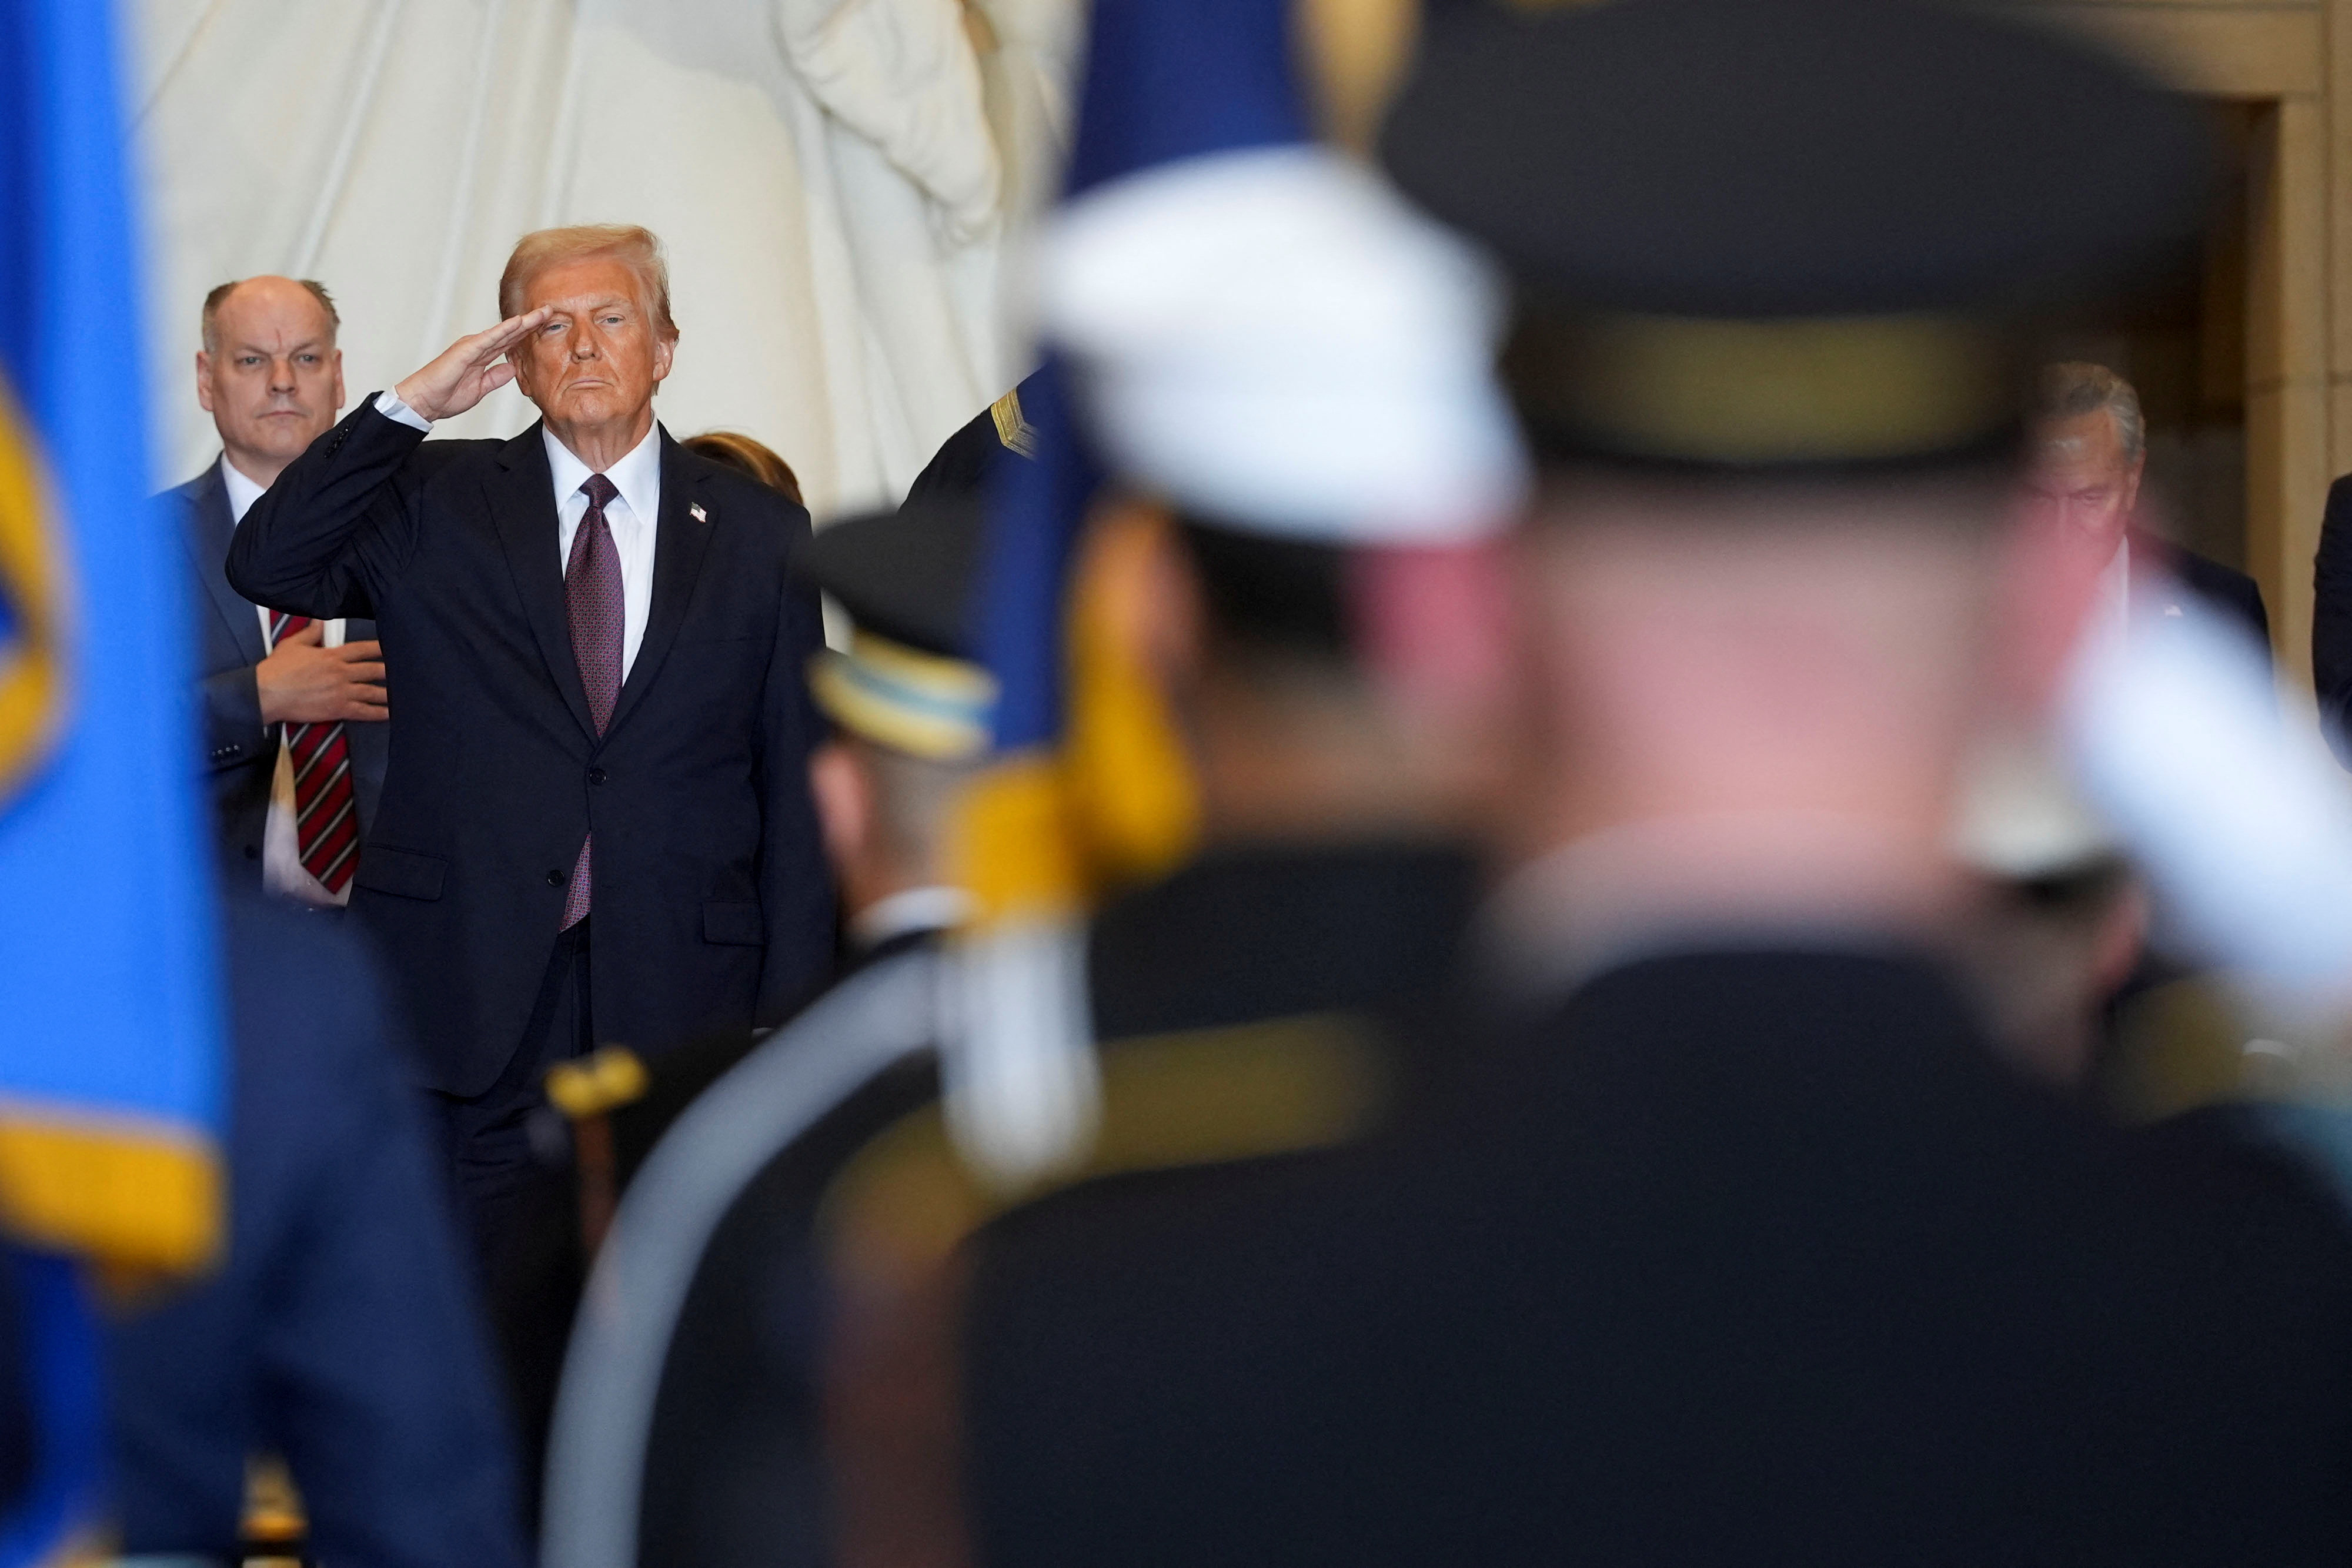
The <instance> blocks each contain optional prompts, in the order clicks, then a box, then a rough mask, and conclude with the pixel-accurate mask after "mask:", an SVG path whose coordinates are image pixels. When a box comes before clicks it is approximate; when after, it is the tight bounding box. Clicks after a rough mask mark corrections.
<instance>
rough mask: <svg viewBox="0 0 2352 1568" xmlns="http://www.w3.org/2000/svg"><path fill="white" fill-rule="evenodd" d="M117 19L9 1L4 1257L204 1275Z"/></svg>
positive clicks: (184, 722)
mask: <svg viewBox="0 0 2352 1568" xmlns="http://www.w3.org/2000/svg"><path fill="white" fill-rule="evenodd" d="M112 14H113V7H112V6H111V5H107V4H103V3H99V0H0V1233H5V1236H6V1237H7V1238H8V1239H11V1240H13V1241H15V1242H17V1243H20V1244H22V1245H25V1246H28V1247H32V1248H36V1249H48V1250H52V1251H58V1252H68V1253H79V1254H83V1255H86V1256H90V1257H94V1258H97V1259H100V1260H104V1261H107V1262H110V1263H114V1264H120V1265H123V1266H127V1267H132V1268H142V1269H151V1270H178V1269H186V1268H190V1267H193V1266H195V1265H197V1264H199V1263H201V1262H202V1261H203V1260H205V1258H207V1257H208V1256H209V1255H210V1254H211V1252H212V1250H213V1247H214V1244H215V1237H216V1234H217V1231H218V1228H219V1215H218V1203H217V1192H218V1186H219V1184H218V1179H217V1173H216V1166H215V1134H216V1124H217V1121H218V1118H219V1114H220V1105H221V1082H220V1077H221V1070H220V1048H219V1035H220V1020H219V1019H218V1016H217V1009H218V998H217V989H218V988H217V982H216V978H215V952H214V946H215V939H214V936H213V906H212V902H211V888H210V884H209V882H208V877H207V872H208V863H209V862H208V861H207V859H206V855H205V840H204V837H203V835H202V832H201V825H200V816H199V812H200V810H201V804H200V801H199V800H198V797H197V769H196V766H195V756H196V752H195V740H194V733H193V720H194V716H193V714H192V713H191V711H190V710H191V706H192V704H193V697H192V696H191V695H190V694H191V685H190V675H191V670H190V666H189V664H188V656H187V628H186V625H185V623H184V622H185V617H186V613H187V603H186V598H187V590H186V588H185V586H184V580H183V576H182V574H183V572H184V570H185V568H184V562H183V559H182V558H181V556H180V555H179V553H178V552H179V549H180V546H179V543H178V540H177V539H176V538H174V537H173V533H172V531H171V528H170V521H169V519H168V518H167V517H164V516H163V515H161V513H160V511H159V508H157V507H153V506H152V505H151V504H150V503H149V502H148V500H147V498H146V485H147V461H146V443H145V434H146V414H145V410H144V407H143V401H144V400H143V399H142V395H141V382H142V364H143V363H144V353H143V345H142V330H141V324H140V311H139V299H138V292H137V287H136V280H137V277H138V272H137V268H136V267H135V265H134V258H133V252H132V245H131V214H130V202H129V193H128V191H127V189H126V183H125V157H124V140H125V129H124V123H125V122H124V120H123V118H122V115H121V107H120V103H119V99H118V97H117V88H116V82H115V59H116V49H115V38H114V36H113V25H112Z"/></svg>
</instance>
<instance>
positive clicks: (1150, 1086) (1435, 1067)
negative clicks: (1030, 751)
mask: <svg viewBox="0 0 2352 1568" xmlns="http://www.w3.org/2000/svg"><path fill="white" fill-rule="evenodd" d="M1471 890H1472V874H1471V869H1470V866H1469V863H1468V862H1467V861H1466V859H1465V858H1464V857H1462V856H1460V855H1458V854H1455V853H1454V852H1450V851H1443V850H1434V849H1428V848H1423V847H1410V848H1408V847H1402V846H1399V845H1393V844H1376V845H1349V846H1339V847H1330V848H1316V849H1300V848H1287V849H1260V850H1248V851H1228V852H1215V853H1213V854H1211V855H1209V856H1207V857H1205V858H1204V859H1202V861H1200V862H1196V863H1194V864H1193V865H1192V866H1190V867H1188V868H1186V869H1185V870H1182V871H1181V872H1179V873H1176V874H1175V875H1173V876H1171V878H1169V879H1168V880H1167V881H1165V882H1164V883H1160V884H1159V885H1157V886H1154V887H1151V888H1149V889H1147V890H1145V891H1143V892H1141V893H1139V894H1135V895H1132V896H1130V897H1129V898H1127V899H1125V900H1123V901H1121V902H1119V903H1118V904H1115V905H1113V906H1112V907H1111V908H1110V909H1108V911H1106V912H1105V913H1104V914H1103V915H1101V916H1100V917H1099V918H1098V919H1097V921H1096V923H1095V925H1094V926H1093V928H1092V930H1091V932H1090V938H1089V945H1088V959H1087V967H1088V982H1089V988H1090V992H1091V998H1092V1005H1093V1009H1094V1015H1095V1020H1096V1028H1097V1036H1098V1037H1099V1039H1100V1040H1101V1041H1102V1062H1103V1076H1104V1112H1103V1121H1102V1126H1101V1131H1100V1134H1099V1135H1098V1137H1097V1140H1096V1143H1095V1145H1094V1150H1093V1154H1092V1155H1091V1157H1090V1163H1089V1165H1088V1166H1087V1168H1086V1169H1085V1170H1081V1171H1077V1172H1073V1173H1068V1175H1067V1176H1066V1177H1065V1178H1063V1179H1064V1180H1065V1181H1066V1180H1074V1179H1082V1178H1086V1177H1089V1176H1110V1175H1111V1174H1112V1173H1120V1172H1124V1173H1128V1174H1129V1176H1140V1175H1143V1174H1146V1173H1155V1172H1156V1173H1162V1174H1167V1175H1170V1176H1182V1177H1190V1178H1192V1179H1196V1180H1200V1181H1203V1182H1207V1183H1210V1184H1212V1185H1213V1186H1215V1185H1216V1184H1220V1183H1222V1181H1223V1180H1225V1179H1231V1180H1234V1181H1235V1182H1239V1183H1242V1184H1244V1185H1245V1184H1246V1182H1247V1181H1248V1179H1249V1175H1248V1173H1250V1172H1252V1171H1254V1170H1256V1169H1259V1168H1262V1167H1266V1166H1275V1165H1279V1164H1280V1163H1281V1162H1282V1161H1283V1160H1285V1159H1286V1158H1288V1157H1290V1156H1292V1155H1294V1154H1295V1153H1296V1152H1297V1151H1298V1150H1301V1149H1307V1148H1316V1147H1328V1146H1331V1145H1340V1144H1346V1143H1349V1142H1351V1141H1353V1140H1354V1139H1356V1138H1358V1137H1360V1136H1361V1135H1363V1134H1365V1133H1366V1132H1367V1131H1368V1130H1370V1129H1371V1128H1373V1127H1375V1126H1377V1125H1379V1124H1382V1123H1383V1122H1385V1121H1386V1119H1387V1118H1389V1117H1390V1116H1391V1115H1392V1114H1394V1113H1397V1112H1398V1111H1399V1110H1400V1108H1401V1107H1402V1106H1405V1105H1407V1104H1411V1103H1416V1102H1425V1101H1426V1099H1427V1098H1428V1096H1429V1095H1430V1094H1432V1093H1434V1092H1437V1091H1436V1090H1435V1088H1434V1085H1435V1084H1436V1083H1437V1082H1441V1081H1442V1080H1443V1079H1444V1069H1443V1067H1442V1065H1441V1064H1437V1063H1433V1062H1429V1061H1423V1060H1421V1059H1417V1058H1414V1057H1412V1055H1411V1054H1410V1053H1409V1052H1408V1051H1406V1050H1405V1048H1404V1042H1405V1041H1406V1040H1408V1039H1410V1038H1412V1034H1413V1031H1412V1030H1410V1029H1409V1028H1408V1027H1406V1025H1405V1024H1404V1023H1403V1021H1402V1020H1403V1019H1406V1018H1408V1017H1410V1016H1412V1014H1413V1013H1415V1012H1416V1011H1417V1010H1418V1009H1422V1008H1423V1007H1426V1006H1428V1005H1430V1004H1431V1002H1432V1000H1433V998H1434V997H1435V996H1436V995H1437V994H1438V993H1439V992H1440V991H1441V989H1442V988H1443V986H1444V982H1445V979H1446V977H1448V976H1450V974H1451V973H1452V967H1453V960H1454V954H1455V951H1456V948H1457V942H1458V937H1459V936H1460V933H1461V931H1462V930H1463V928H1464V926H1465V917H1466V914H1467V911H1468V909H1469V907H1470V904H1471ZM938 1092H939V1090H938V1072H937V1069H936V1065H935V1063H934V1062H933V1061H931V1060H930V1059H929V1058H927V1057H926V1058H917V1059H909V1060H907V1061H901V1062H900V1063H898V1065H896V1066H894V1067H892V1068H891V1069H889V1070H888V1071H886V1072H884V1073H882V1074H881V1075H879V1076H878V1077H877V1078H875V1079H874V1080H872V1081H871V1082H868V1083H866V1085H865V1086H864V1087H863V1088H862V1089H860V1090H859V1091H858V1092H856V1094H854V1095H852V1096H850V1097H849V1098H847V1099H846V1100H845V1101H844V1102H843V1103H841V1104H840V1106H839V1107H838V1108H837V1109H836V1110H835V1112H834V1113H832V1114H831V1115H829V1116H827V1117H826V1118H825V1119H824V1121H823V1122H822V1123H820V1124H818V1125H817V1126H815V1127H814V1128H813V1129H812V1131H811V1132H810V1133H809V1134H807V1135H806V1136H804V1137H803V1138H801V1139H800V1140H798V1141H796V1142H795V1143H794V1144H793V1145H792V1146H791V1147H789V1148H788V1149H786V1150H785V1151H784V1152H783V1153H782V1154H781V1155H777V1156H776V1157H775V1158H774V1159H772V1161H771V1162H770V1163H769V1164H768V1166H766V1167H765V1168H764V1169H763V1170H762V1171H761V1174H760V1176H758V1177H757V1178H756V1179H755V1180H754V1181H753V1182H752V1183H751V1185H750V1186H748V1187H747V1188H746V1189H745V1190H744V1192H743V1193H742V1194H741V1196H740V1197H739V1198H738V1199H737V1201H736V1202H735V1204H734V1206H733V1207H732V1208H731V1209H730V1212H729V1214H728V1215H727V1217H726V1218H725V1220H724V1221H723V1222H722V1223H721V1225H720V1227H719V1230H718V1231H717V1233H716V1234H715V1235H714V1237H713V1239H712V1240H711V1243H710V1245H709V1248H708V1249H707V1251H706V1253H705V1254H704V1257H703V1261H702V1263H701V1266H700V1269H699V1270H698V1274H697V1276H696V1279H695V1281H694V1283H693V1287H692V1290H691V1291H690V1293H689V1295H688V1299H687V1301H686V1303H685V1307H684V1310H683V1312H682V1313H681V1315H680V1318H679V1320H678V1322H677V1329H676V1332H675V1334H674V1337H673V1340H672V1343H671V1347H670V1350H669V1354H668V1358H667V1365H666V1367H665V1370H664V1373H663V1380H662V1389H661V1394H660V1396H659V1399H658V1403H657V1406H656V1411H655V1415H654V1419H653V1425H652V1437H651V1441H650V1443H649V1445H648V1452H647V1464H646V1476H645V1490H644V1495H643V1498H642V1503H641V1511H640V1515H639V1519H640V1530H639V1557H638V1561H639V1562H640V1563H643V1564H645V1568H686V1565H688V1564H691V1565H692V1568H725V1565H729V1564H749V1563H762V1564H772V1563H819V1562H829V1561H834V1560H835V1559H836V1558H841V1557H845V1556H859V1555H863V1554H865V1553H866V1552H870V1551H872V1550H874V1549H875V1548H876V1546H877V1540H876V1537H877V1532H878V1534H879V1535H880V1536H882V1537H886V1538H888V1539H889V1540H891V1541H897V1540H898V1539H899V1538H901V1537H904V1538H906V1539H908V1540H909V1541H913V1540H921V1539H931V1538H935V1537H937V1536H938V1535H939V1534H940V1532H941V1531H945V1530H947V1529H949V1528H950V1524H949V1521H948V1520H947V1518H946V1517H945V1516H944V1515H943V1514H941V1513H940V1512H938V1511H927V1509H926V1507H925V1505H924V1503H923V1502H922V1498H923V1496H924V1495H925V1493H924V1490H923V1489H921V1488H919V1487H916V1488H909V1487H906V1486H903V1485H902V1484H901V1482H902V1479H903V1471H904V1464H903V1462H902V1461H903V1460H905V1459H907V1458H913V1457H914V1455H915V1453H916V1452H918V1451H919V1450H917V1449H909V1448H902V1447H899V1446H898V1442H897V1437H898V1433H897V1423H898V1421H899V1420H900V1419H901V1417H902V1416H905V1415H906V1414H908V1412H913V1411H928V1412H930V1413H931V1414H933V1415H936V1416H950V1401H948V1400H947V1399H945V1398H944V1397H941V1396H940V1383H941V1380H940V1377H939V1376H938V1374H939V1373H940V1371H941V1368H940V1365H939V1364H938V1363H937V1362H936V1360H935V1359H933V1358H931V1357H930V1356H929V1346H928V1343H927V1342H926V1341H925V1339H924V1338H923V1336H922V1335H921V1334H919V1333H918V1334H914V1335H902V1334H900V1333H898V1328H899V1326H900V1324H901V1322H902V1316H901V1312H900V1309H902V1308H905V1307H906V1306H908V1304H909V1303H910V1302H912V1303H915V1304H916V1306H917V1312H916V1316H917V1318H919V1320H921V1321H922V1322H929V1321H931V1320H932V1317H933V1316H934V1314H933V1313H932V1312H930V1311H929V1307H930V1306H931V1305H932V1304H933V1303H934V1302H936V1301H945V1300H947V1299H948V1298H947V1294H946V1293H944V1292H943V1291H942V1286H943V1284H945V1283H947V1282H949V1281H952V1280H953V1279H955V1278H956V1277H957V1275H956V1272H955V1270H956V1265H955V1262H954V1259H955V1258H956V1256H957V1252H956V1248H957V1244H958V1243H959V1242H960V1241H961V1240H962V1239H964V1238H965V1237H967V1236H968V1235H969V1234H970V1233H971V1230H972V1228H974V1227H976V1226H978V1225H980V1224H982V1223H983V1222H985V1221H986V1220H987V1219H988V1218H990V1217H991V1216H992V1215H996V1214H1000V1213H1003V1212H1004V1211H1005V1210H1006V1208H1007V1207H1008V1206H1010V1207H1013V1208H1014V1209H1015V1210H1017V1209H1018V1208H1019V1207H1021V1206H1022V1205H1023V1204H1024V1203H1025V1202H1028V1201H1034V1199H1035V1198H1036V1197H1038V1194H1037V1193H1035V1192H1034V1191H1033V1192H1030V1193H1024V1194H1021V1195H1013V1196H1008V1195H1005V1194H1003V1193H998V1192H993V1191H991V1190H988V1189H986V1188H985V1187H983V1186H981V1185H980V1184H978V1183H977V1182H976V1181H975V1180H974V1178H973V1177H971V1176H970V1175H969V1174H967V1172H966V1171H965V1169H964V1167H963V1166H961V1164H960V1163H959V1162H958V1160H957V1158H956V1156H955V1155H954V1154H953V1152H952V1148H951V1145H950V1141H949V1139H948V1136H947V1134H946V1131H945V1128H944V1126H943V1124H942V1122H941V1118H940V1103H939V1099H938ZM1204 1190H1209V1189H1204ZM1210 1201H1213V1202H1223V1201H1225V1200H1224V1199H1223V1198H1222V1197H1215V1198H1212V1199H1211V1200H1210ZM869 1326H871V1327H875V1328H877V1329H880V1330H881V1331H883V1332H882V1333H880V1334H878V1335H876V1334H868V1333H866V1329H867V1328H868V1327H869ZM950 1380H951V1379H950ZM910 1389H911V1390H912V1391H913V1393H914V1396H913V1398H912V1399H911V1401H910V1400H909V1399H908V1397H907V1395H908V1392H909V1391H910ZM950 1418H951V1417H950ZM935 1435H936V1434H935ZM877 1443H878V1444H881V1445H883V1446H885V1447H886V1448H890V1449H892V1450H893V1451H890V1452H877V1448H876V1445H877ZM882 1549H883V1550H886V1551H887V1550H895V1549H896V1548H895V1547H890V1546H887V1545H886V1546H884V1547H883V1548H882Z"/></svg>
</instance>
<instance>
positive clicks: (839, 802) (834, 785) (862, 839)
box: [808, 739, 874, 885]
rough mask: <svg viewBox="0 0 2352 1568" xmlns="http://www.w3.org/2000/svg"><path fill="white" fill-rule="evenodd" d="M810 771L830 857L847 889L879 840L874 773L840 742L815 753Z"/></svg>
mask: <svg viewBox="0 0 2352 1568" xmlns="http://www.w3.org/2000/svg"><path fill="white" fill-rule="evenodd" d="M808 767H809V794H810V796H811V797H812V798H813V800H814V802H815V805H816V818H817V826H818V829H819V831H821V832H822V834H823V836H824V852H825V858H826V859H827V860H829V861H831V862H833V869H834V875H835V878H836V879H837V880H838V881H840V882H841V883H843V884H844V885H847V884H848V883H850V882H851V881H852V880H853V878H854V877H855V876H856V873H857V872H858V871H859V870H860V869H861V868H862V867H863V866H864V864H865V862H866V855H867V852H868V851H869V850H870V848H871V846H872V844H873V841H874V775H873V773H872V772H871V770H869V769H868V768H866V762H865V759H864V758H861V757H859V756H858V755H857V748H856V746H855V745H854V744H852V743H851V742H849V741H846V740H840V739H835V740H828V741H826V742H825V743H824V745H823V746H820V747H817V748H816V749H815V750H814V751H813V752H811V753H810V754H809V765H808Z"/></svg>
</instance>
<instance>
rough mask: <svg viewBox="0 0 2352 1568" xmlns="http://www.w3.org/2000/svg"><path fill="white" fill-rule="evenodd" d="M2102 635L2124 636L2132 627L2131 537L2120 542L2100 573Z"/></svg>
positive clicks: (2097, 628) (2097, 625)
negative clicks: (2112, 556) (2112, 557)
mask: <svg viewBox="0 0 2352 1568" xmlns="http://www.w3.org/2000/svg"><path fill="white" fill-rule="evenodd" d="M2095 627H2096V630H2097V632H2098V634H2100V635H2102V636H2107V637H2122V636H2124V635H2126V633H2128V632H2130V630H2131V539H2130V538H2129V536H2126V537H2125V538H2120V539H2117V540H2116V553H2115V557H2114V559H2111V560H2109V561H2108V562H2107V564H2106V568H2105V570H2103V571H2101V572H2100V573H2099V612H2098V620H2097V621H2096V622H2095Z"/></svg>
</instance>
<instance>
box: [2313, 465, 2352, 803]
mask: <svg viewBox="0 0 2352 1568" xmlns="http://www.w3.org/2000/svg"><path fill="white" fill-rule="evenodd" d="M2311 682H2312V686H2313V688H2314V689H2315V691H2316V693H2317V694H2318V696H2319V716H2320V720H2321V724H2320V728H2321V730H2322V732H2323V733H2324V734H2326V737H2327V744H2328V745H2330V746H2332V747H2335V748H2336V758H2337V759H2338V760H2340V761H2341V762H2342V763H2343V764H2344V765H2345V766H2346V767H2347V768H2352V474H2347V475H2346V476H2344V477H2342V478H2340V479H2338V480H2336V483H2334V484H2333V485H2330V486H2328V487H2327V512H2326V517H2325V518H2324V520H2323V521H2322V522H2321V523H2320V525H2319V557H2318V560H2317V562H2316V564H2315V570H2314V572H2313V598H2312V602H2311Z"/></svg>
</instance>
